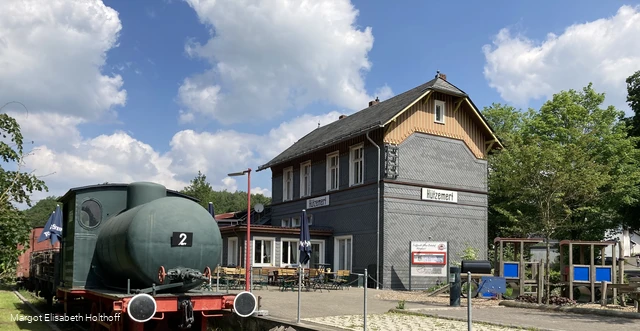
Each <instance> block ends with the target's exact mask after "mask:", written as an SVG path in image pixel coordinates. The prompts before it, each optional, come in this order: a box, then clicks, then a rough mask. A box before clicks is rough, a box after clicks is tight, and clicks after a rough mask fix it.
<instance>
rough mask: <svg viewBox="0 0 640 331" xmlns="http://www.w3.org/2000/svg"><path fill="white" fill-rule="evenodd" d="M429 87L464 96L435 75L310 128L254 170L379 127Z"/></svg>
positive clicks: (429, 88)
mask: <svg viewBox="0 0 640 331" xmlns="http://www.w3.org/2000/svg"><path fill="white" fill-rule="evenodd" d="M429 90H431V91H437V92H443V93H447V94H453V95H457V96H460V97H468V95H467V94H466V93H465V92H464V91H462V90H460V89H459V88H457V87H456V86H454V85H453V84H451V83H449V82H447V81H446V80H444V79H442V78H440V77H439V76H436V78H434V79H432V80H430V81H428V82H426V83H424V84H422V85H420V86H418V87H415V88H413V89H411V90H409V91H406V92H404V93H401V94H398V95H396V96H394V97H392V98H389V99H387V100H385V101H381V102H380V103H378V104H376V105H373V106H370V107H367V108H365V109H362V110H360V111H358V112H356V113H354V114H352V115H350V116H347V117H345V118H343V119H340V120H337V121H335V122H332V123H330V124H327V125H325V126H323V127H319V128H317V129H315V130H313V131H311V132H310V133H309V134H307V135H306V136H304V137H302V138H301V139H300V140H298V141H297V142H295V143H294V144H293V145H292V146H291V147H289V148H287V149H286V150H285V151H284V152H282V153H280V155H278V156H276V157H275V158H273V159H272V160H271V161H269V162H268V163H267V164H264V165H262V166H260V167H259V168H258V170H257V171H261V170H264V169H267V168H270V167H272V166H274V165H276V164H280V163H283V162H286V161H289V160H292V159H294V158H296V157H298V156H301V155H304V154H307V153H310V152H313V151H316V150H319V149H321V148H324V147H327V146H329V145H332V144H335V143H338V142H341V141H343V140H346V139H350V138H353V137H356V136H359V135H361V134H363V133H365V132H367V131H370V130H372V129H375V128H380V127H383V126H384V124H385V123H387V122H388V121H390V120H391V119H393V117H394V116H396V115H397V114H398V113H399V112H400V111H402V110H404V109H405V108H406V107H407V106H409V105H410V104H411V103H412V102H414V101H416V100H417V99H418V98H420V96H422V95H423V94H425V93H426V92H427V91H429ZM481 116H482V115H481ZM483 120H484V118H483ZM485 122H486V121H485Z"/></svg>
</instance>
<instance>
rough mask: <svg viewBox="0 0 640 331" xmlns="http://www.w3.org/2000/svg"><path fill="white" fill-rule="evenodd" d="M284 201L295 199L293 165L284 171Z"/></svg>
mask: <svg viewBox="0 0 640 331" xmlns="http://www.w3.org/2000/svg"><path fill="white" fill-rule="evenodd" d="M282 175H283V176H282V201H288V200H293V167H289V168H285V169H284V171H283V172H282Z"/></svg>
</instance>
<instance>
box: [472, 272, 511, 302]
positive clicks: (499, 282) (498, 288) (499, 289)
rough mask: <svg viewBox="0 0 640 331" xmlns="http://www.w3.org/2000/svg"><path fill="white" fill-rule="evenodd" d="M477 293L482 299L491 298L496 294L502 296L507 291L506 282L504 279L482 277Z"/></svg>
mask: <svg viewBox="0 0 640 331" xmlns="http://www.w3.org/2000/svg"><path fill="white" fill-rule="evenodd" d="M479 287H480V288H479V289H478V291H479V292H480V294H481V295H482V296H483V297H492V296H495V295H496V294H497V293H500V294H504V292H505V291H506V290H507V280H506V279H505V278H504V277H491V276H483V277H482V279H481V280H480V286H479Z"/></svg>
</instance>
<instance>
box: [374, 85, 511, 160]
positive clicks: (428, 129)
mask: <svg viewBox="0 0 640 331" xmlns="http://www.w3.org/2000/svg"><path fill="white" fill-rule="evenodd" d="M437 101H440V102H444V123H440V122H436V120H435V107H436V102H437ZM439 104H441V103H439ZM414 132H420V133H426V134H432V135H436V136H441V137H447V138H452V139H459V140H462V141H464V143H465V144H466V145H467V147H469V149H470V150H471V152H472V153H473V154H474V155H475V156H476V157H477V158H479V159H484V158H485V157H486V155H487V154H488V152H489V151H490V150H491V149H492V148H497V147H499V146H500V143H499V142H497V138H496V137H495V135H494V134H493V133H492V131H491V130H490V128H489V126H488V125H487V124H486V123H485V122H484V120H483V119H482V117H481V116H480V114H479V113H478V111H477V110H476V109H475V107H474V106H473V104H472V103H471V102H470V101H469V99H468V98H466V97H459V96H453V95H449V94H445V93H441V92H436V91H430V92H428V93H426V94H425V95H423V96H421V97H420V98H419V99H417V100H416V101H415V102H414V103H412V104H411V105H409V106H408V107H407V108H406V109H404V111H401V112H399V113H398V114H397V115H396V116H395V117H394V118H393V119H392V120H390V121H389V122H388V123H386V125H385V134H384V142H385V143H390V144H400V143H402V142H403V141H404V140H405V139H407V138H408V137H409V136H410V135H411V134H413V133H414ZM496 142H497V143H496Z"/></svg>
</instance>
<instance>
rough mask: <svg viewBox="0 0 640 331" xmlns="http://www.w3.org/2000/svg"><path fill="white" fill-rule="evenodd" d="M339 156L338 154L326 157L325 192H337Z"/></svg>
mask: <svg viewBox="0 0 640 331" xmlns="http://www.w3.org/2000/svg"><path fill="white" fill-rule="evenodd" d="M339 160H340V154H339V153H338V152H334V153H331V154H329V155H327V191H332V190H337V189H338V186H339V183H340V182H339V178H338V176H339V175H340V166H339Z"/></svg>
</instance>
